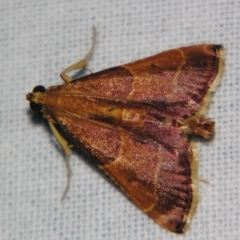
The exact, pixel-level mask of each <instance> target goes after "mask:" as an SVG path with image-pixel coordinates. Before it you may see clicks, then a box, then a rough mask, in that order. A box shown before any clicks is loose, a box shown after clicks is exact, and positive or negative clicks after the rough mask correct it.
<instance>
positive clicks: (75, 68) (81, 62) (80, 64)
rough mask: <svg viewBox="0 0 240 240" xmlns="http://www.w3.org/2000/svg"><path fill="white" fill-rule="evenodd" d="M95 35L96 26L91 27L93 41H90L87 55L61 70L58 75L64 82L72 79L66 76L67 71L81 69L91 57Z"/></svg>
mask: <svg viewBox="0 0 240 240" xmlns="http://www.w3.org/2000/svg"><path fill="white" fill-rule="evenodd" d="M96 36H97V31H96V28H95V27H93V43H92V47H91V48H90V50H89V51H88V53H87V55H86V56H85V57H84V58H83V59H82V60H80V61H79V62H77V63H75V64H73V65H71V66H69V67H68V68H66V69H65V70H64V71H62V72H61V74H60V77H61V78H62V80H63V81H64V82H65V83H69V82H71V81H72V80H73V79H72V78H71V77H69V76H67V73H69V72H71V71H73V70H80V69H83V68H84V67H85V66H86V65H87V63H88V60H89V58H90V57H91V55H92V53H93V51H94V48H95V45H96Z"/></svg>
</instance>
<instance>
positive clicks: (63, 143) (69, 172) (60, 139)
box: [48, 122, 72, 201]
mask: <svg viewBox="0 0 240 240" xmlns="http://www.w3.org/2000/svg"><path fill="white" fill-rule="evenodd" d="M48 123H49V126H50V128H51V130H52V132H53V135H54V137H55V138H56V139H57V141H58V143H59V144H60V146H61V147H62V149H63V151H64V152H65V155H66V167H67V184H66V187H65V190H64V192H63V196H62V199H61V200H62V201H64V199H65V198H66V196H67V194H68V191H69V188H70V183H71V176H72V170H71V164H70V159H69V157H68V156H69V154H70V153H71V149H70V147H69V145H68V142H67V141H66V140H65V139H64V138H63V137H62V136H61V135H60V134H59V132H58V130H57V129H56V127H55V126H54V124H53V123H51V122H48Z"/></svg>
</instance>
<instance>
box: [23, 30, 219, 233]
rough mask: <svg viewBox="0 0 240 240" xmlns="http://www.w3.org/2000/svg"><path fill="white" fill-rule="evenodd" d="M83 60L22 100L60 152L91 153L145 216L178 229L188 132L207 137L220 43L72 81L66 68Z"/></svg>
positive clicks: (192, 164) (189, 185)
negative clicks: (41, 121)
mask: <svg viewBox="0 0 240 240" xmlns="http://www.w3.org/2000/svg"><path fill="white" fill-rule="evenodd" d="M95 43H96V30H94V41H93V45H92V47H91V49H90V51H89V52H88V54H87V55H86V56H85V58H84V59H83V60H81V61H79V62H77V63H76V64H74V65H72V66H70V67H68V68H67V69H65V70H64V71H63V72H62V73H61V74H60V76H61V78H62V79H63V80H64V82H65V84H63V85H59V86H52V87H49V88H47V89H45V88H44V87H42V86H37V87H35V88H34V89H33V92H32V93H28V94H27V95H26V98H27V100H28V101H30V107H31V108H32V109H33V110H37V111H41V112H42V114H43V117H44V118H45V119H46V120H47V121H48V122H49V125H50V127H51V129H52V131H53V133H54V135H55V137H56V139H57V140H58V142H59V143H60V145H61V146H62V148H63V150H64V151H65V153H66V159H67V161H66V162H67V169H68V182H67V187H66V190H65V193H64V197H65V196H66V193H67V191H68V188H69V184H70V176H71V168H70V164H69V159H68V155H69V153H70V143H68V142H67V141H66V140H65V139H64V138H63V137H62V136H61V135H60V134H59V132H58V131H57V129H56V127H55V126H56V125H58V126H60V127H61V128H62V129H63V130H64V131H65V132H66V134H67V135H68V137H69V138H70V139H71V140H70V141H71V144H73V145H75V146H77V147H79V148H80V149H82V150H83V151H84V152H86V153H87V154H89V155H91V156H92V159H94V161H95V162H96V164H97V165H98V167H99V168H100V169H102V170H103V171H104V172H105V173H106V174H107V175H108V176H109V177H110V178H111V179H112V180H113V181H114V182H115V183H116V184H117V185H118V186H119V187H120V188H121V189H122V190H123V191H124V192H125V193H126V194H127V195H128V197H129V198H130V199H131V200H132V201H133V202H134V203H135V204H136V205H137V206H138V207H139V208H140V209H141V210H142V211H144V212H145V213H146V214H147V215H148V216H149V217H151V218H152V219H153V220H154V221H155V222H157V223H158V224H159V225H161V226H163V227H164V228H166V229H167V230H170V231H173V232H176V233H182V232H184V231H185V230H186V227H187V225H188V224H187V223H188V222H189V219H190V218H191V216H192V213H193V212H194V209H195V205H196V204H195V203H196V201H197V200H196V193H195V191H196V185H197V175H196V157H195V156H194V151H193V149H192V147H191V142H190V139H189V136H190V135H199V136H202V137H203V138H206V139H208V138H209V137H210V136H211V135H212V134H213V132H214V126H215V123H214V121H212V120H211V119H208V118H204V113H205V111H206V108H207V105H208V102H209V97H210V93H211V92H212V91H213V88H214V85H216V82H217V79H218V76H219V73H220V72H221V69H222V68H221V66H222V60H223V48H222V46H221V45H211V44H204V45H197V46H190V47H182V48H178V49H174V50H170V51H166V52H163V53H159V54H157V55H154V56H151V57H148V58H145V59H142V60H138V61H135V62H132V63H128V64H125V65H121V66H118V67H113V68H109V69H106V70H103V71H100V72H97V73H92V74H89V75H86V76H83V77H81V78H78V79H75V80H73V79H72V78H71V77H69V76H68V75H67V74H68V73H69V72H71V71H72V70H76V69H82V68H84V67H85V66H86V64H87V62H88V60H89V58H90V56H91V54H92V52H93V49H94V46H95Z"/></svg>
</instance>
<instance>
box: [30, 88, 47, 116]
mask: <svg viewBox="0 0 240 240" xmlns="http://www.w3.org/2000/svg"><path fill="white" fill-rule="evenodd" d="M36 92H42V93H43V92H46V88H45V87H43V86H41V85H39V86H36V87H35V88H34V89H33V93H36ZM30 108H31V109H32V110H33V111H37V112H39V111H41V109H42V105H40V104H38V103H35V102H33V101H30Z"/></svg>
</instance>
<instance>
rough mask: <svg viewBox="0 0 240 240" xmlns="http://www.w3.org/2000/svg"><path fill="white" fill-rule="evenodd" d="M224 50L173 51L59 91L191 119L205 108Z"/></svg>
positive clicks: (207, 47) (209, 47)
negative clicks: (139, 105) (149, 107)
mask: <svg viewBox="0 0 240 240" xmlns="http://www.w3.org/2000/svg"><path fill="white" fill-rule="evenodd" d="M221 51H222V47H221V46H219V45H199V46H192V47H184V48H179V49H175V50H170V51H166V52H163V53H160V54H157V55H155V56H152V57H149V58H145V59H143V60H139V61H136V62H133V63H129V64H126V65H122V66H119V67H115V68H110V69H107V70H104V71H101V72H97V73H94V74H91V75H88V76H85V77H82V78H80V79H78V80H75V81H73V82H71V83H69V84H65V85H62V86H59V87H58V88H57V90H59V89H61V93H62V94H63V93H66V94H74V95H81V96H83V95H84V96H88V97H94V98H105V99H109V100H111V101H118V102H119V101H123V102H126V101H130V102H138V103H146V104H150V105H154V106H155V107H157V108H158V109H159V110H160V111H161V112H162V114H163V115H166V116H171V117H173V118H177V117H189V116H191V115H193V114H195V113H196V112H197V111H198V110H199V109H200V108H201V107H202V105H203V104H202V101H203V99H204V98H205V96H206V94H207V92H208V91H209V89H210V87H211V85H212V84H213V82H214V80H215V79H216V77H217V75H218V73H219V68H220V58H221ZM73 85H74V87H73ZM73 89H74V90H73ZM69 91H71V93H70V92H69Z"/></svg>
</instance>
